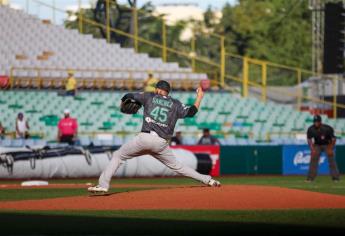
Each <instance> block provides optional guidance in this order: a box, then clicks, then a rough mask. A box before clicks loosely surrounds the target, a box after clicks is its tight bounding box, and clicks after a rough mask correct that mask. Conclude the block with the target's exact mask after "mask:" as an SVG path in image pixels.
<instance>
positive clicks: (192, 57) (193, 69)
mask: <svg viewBox="0 0 345 236" xmlns="http://www.w3.org/2000/svg"><path fill="white" fill-rule="evenodd" d="M190 46H191V50H192V53H191V59H192V71H193V72H195V70H196V68H195V56H196V52H195V32H194V31H193V35H192V41H191V45H190Z"/></svg>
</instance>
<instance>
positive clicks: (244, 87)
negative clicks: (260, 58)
mask: <svg viewBox="0 0 345 236" xmlns="http://www.w3.org/2000/svg"><path fill="white" fill-rule="evenodd" d="M248 69H249V66H248V58H247V57H243V68H242V70H243V71H242V97H247V96H248V77H249V73H248Z"/></svg>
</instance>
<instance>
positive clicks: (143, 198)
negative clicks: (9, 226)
mask: <svg viewBox="0 0 345 236" xmlns="http://www.w3.org/2000/svg"><path fill="white" fill-rule="evenodd" d="M85 195H87V193H85ZM301 208H304V209H308V208H309V209H315V208H345V196H338V195H332V194H324V193H315V192H309V191H303V190H294V189H287V188H280V187H268V186H251V185H247V186H246V185H241V186H239V185H234V186H231V185H227V186H222V187H221V188H210V187H180V188H179V187H177V188H169V189H153V190H144V191H134V192H127V193H118V194H112V195H109V196H92V197H90V196H79V197H66V198H55V199H44V200H26V201H11V202H1V203H0V209H15V210H131V209H219V210H243V209H247V210H249V209H301Z"/></svg>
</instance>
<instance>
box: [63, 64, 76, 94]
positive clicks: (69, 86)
mask: <svg viewBox="0 0 345 236" xmlns="http://www.w3.org/2000/svg"><path fill="white" fill-rule="evenodd" d="M65 88H66V93H65V95H66V96H75V95H76V92H77V80H76V79H75V78H74V72H73V71H71V70H69V71H68V77H67V80H66V85H65Z"/></svg>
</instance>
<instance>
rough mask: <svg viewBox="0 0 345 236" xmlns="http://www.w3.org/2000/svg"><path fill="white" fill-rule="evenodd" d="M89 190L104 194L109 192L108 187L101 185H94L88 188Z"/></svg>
mask: <svg viewBox="0 0 345 236" xmlns="http://www.w3.org/2000/svg"><path fill="white" fill-rule="evenodd" d="M87 191H89V192H90V193H100V194H104V193H107V192H108V189H106V188H103V187H101V186H99V185H96V186H93V187H89V188H88V189H87Z"/></svg>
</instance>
